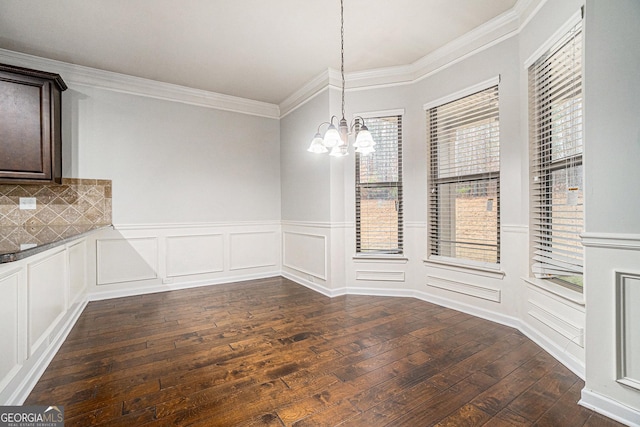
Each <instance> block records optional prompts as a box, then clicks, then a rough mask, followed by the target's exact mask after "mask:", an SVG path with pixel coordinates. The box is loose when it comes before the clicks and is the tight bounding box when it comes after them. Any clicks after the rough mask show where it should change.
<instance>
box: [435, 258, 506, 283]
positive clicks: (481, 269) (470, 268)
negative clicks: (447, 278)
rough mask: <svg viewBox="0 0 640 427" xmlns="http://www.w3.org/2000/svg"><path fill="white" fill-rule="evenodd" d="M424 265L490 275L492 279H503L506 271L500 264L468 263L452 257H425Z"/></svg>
mask: <svg viewBox="0 0 640 427" xmlns="http://www.w3.org/2000/svg"><path fill="white" fill-rule="evenodd" d="M423 262H424V265H425V266H427V267H436V268H442V269H444V270H451V271H459V272H461V273H468V274H475V275H478V276H485V277H490V278H492V279H503V278H504V276H505V272H504V271H502V270H500V265H499V264H494V265H495V267H493V266H491V267H490V266H486V265H476V264H471V263H469V264H467V263H465V262H458V261H452V260H451V259H449V258H447V259H439V258H434V257H431V258H428V259H425V260H424V261H423Z"/></svg>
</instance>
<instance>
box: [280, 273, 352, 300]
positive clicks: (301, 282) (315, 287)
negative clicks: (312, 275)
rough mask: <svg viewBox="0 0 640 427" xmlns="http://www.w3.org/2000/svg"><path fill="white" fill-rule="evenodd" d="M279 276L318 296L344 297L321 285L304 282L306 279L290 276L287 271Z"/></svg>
mask: <svg viewBox="0 0 640 427" xmlns="http://www.w3.org/2000/svg"><path fill="white" fill-rule="evenodd" d="M281 276H282V277H284V278H286V279H289V280H291V281H293V282H296V283H297V284H299V285H302V286H304V287H306V288H309V289H311V290H312V291H316V292H318V293H319V294H322V295H324V296H326V297H336V296H339V295H344V293H336V292H333V291H332V290H331V289H329V288H327V287H326V286H323V285H321V284H319V283H314V282H311V281H309V280H306V279H304V278H302V277H299V276H296V275H295V274H292V273H290V272H288V271H283V272H281Z"/></svg>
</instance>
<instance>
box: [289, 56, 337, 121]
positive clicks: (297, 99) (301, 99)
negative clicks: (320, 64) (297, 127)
mask: <svg viewBox="0 0 640 427" xmlns="http://www.w3.org/2000/svg"><path fill="white" fill-rule="evenodd" d="M329 87H336V88H341V87H342V76H341V74H340V71H338V70H334V69H333V68H327V69H326V70H324V71H323V72H322V73H320V74H318V75H317V76H316V77H314V78H313V79H311V80H310V81H309V82H308V83H307V84H305V85H304V86H302V87H301V88H300V89H298V90H296V91H295V92H293V93H292V94H291V95H289V96H288V97H287V98H286V99H285V100H284V101H282V102H281V103H280V105H279V108H280V118H283V117H285V116H286V115H288V114H290V113H292V112H294V111H295V110H296V109H298V108H300V107H302V106H303V105H304V104H306V103H307V102H309V101H311V100H312V99H313V98H315V97H316V96H318V95H319V94H320V93H322V92H324V91H325V90H326V89H327V88H329Z"/></svg>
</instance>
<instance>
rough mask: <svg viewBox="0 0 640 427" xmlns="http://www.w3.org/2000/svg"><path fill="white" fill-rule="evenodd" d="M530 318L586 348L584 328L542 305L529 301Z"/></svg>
mask: <svg viewBox="0 0 640 427" xmlns="http://www.w3.org/2000/svg"><path fill="white" fill-rule="evenodd" d="M528 314H529V316H531V317H533V318H534V319H536V320H538V321H539V322H542V323H544V324H545V325H547V326H548V327H550V328H551V329H553V330H554V331H556V332H558V333H559V334H560V335H562V336H564V337H565V338H567V339H568V340H570V341H573V342H575V343H576V344H578V345H579V346H580V347H584V328H582V327H580V326H578V325H575V324H573V323H572V322H570V321H568V320H567V319H565V318H564V317H563V316H562V315H561V314H559V313H553V312H551V311H549V310H547V309H546V308H545V307H543V306H542V305H541V304H540V303H537V302H534V301H529V311H528Z"/></svg>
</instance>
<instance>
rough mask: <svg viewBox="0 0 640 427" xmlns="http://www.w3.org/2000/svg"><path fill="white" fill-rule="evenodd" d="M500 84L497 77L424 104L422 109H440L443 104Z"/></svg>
mask: <svg viewBox="0 0 640 427" xmlns="http://www.w3.org/2000/svg"><path fill="white" fill-rule="evenodd" d="M498 83H500V76H495V77H492V78H490V79H487V80H485V81H483V82H479V83H476V84H474V85H473V86H469V87H466V88H464V89H461V90H459V91H457V92H454V93H451V94H449V95H447V96H443V97H442V98H439V99H436V100H435V101H431V102H428V103H426V104H424V105H423V106H422V108H423V109H424V110H425V111H427V110H430V109H432V108H434V107H439V106H441V105H443V104H447V103H449V102H452V101H456V100H458V99H460V98H464V97H465V96H469V95H473V94H474V93H477V92H480V91H482V90H485V89H489V88H490V87H493V86H496V85H497V84H498Z"/></svg>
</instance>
